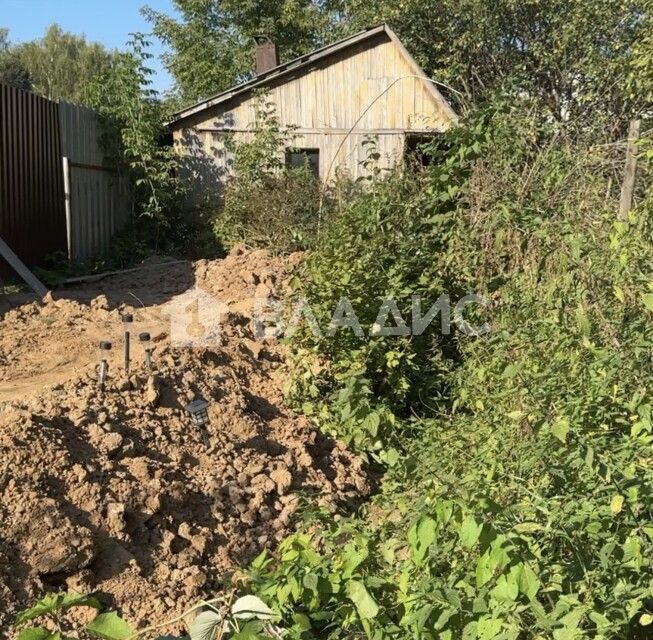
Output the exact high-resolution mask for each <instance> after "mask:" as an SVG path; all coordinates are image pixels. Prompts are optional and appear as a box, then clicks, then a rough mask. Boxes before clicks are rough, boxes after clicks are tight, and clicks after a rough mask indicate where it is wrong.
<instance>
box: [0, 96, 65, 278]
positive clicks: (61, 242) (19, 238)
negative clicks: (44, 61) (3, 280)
mask: <svg viewBox="0 0 653 640" xmlns="http://www.w3.org/2000/svg"><path fill="white" fill-rule="evenodd" d="M0 237H1V238H3V239H4V240H5V242H7V244H9V246H10V247H11V248H12V249H13V250H14V252H15V253H17V254H18V256H19V257H20V258H21V259H22V260H23V261H24V262H25V263H26V264H28V265H29V266H34V265H35V264H38V263H39V262H40V261H41V260H42V259H43V257H44V256H45V255H47V254H49V253H54V252H55V251H66V218H65V210H64V190H63V174H62V169H61V141H60V136H59V106H58V105H57V104H56V103H54V102H51V101H50V100H46V99H45V98H40V97H39V96H36V95H34V94H33V93H29V92H27V91H20V90H19V89H14V88H13V87H8V86H6V85H2V84H0ZM0 270H1V271H2V272H4V273H8V272H10V271H11V270H10V268H9V266H8V265H7V264H6V263H5V262H4V260H2V258H0Z"/></svg>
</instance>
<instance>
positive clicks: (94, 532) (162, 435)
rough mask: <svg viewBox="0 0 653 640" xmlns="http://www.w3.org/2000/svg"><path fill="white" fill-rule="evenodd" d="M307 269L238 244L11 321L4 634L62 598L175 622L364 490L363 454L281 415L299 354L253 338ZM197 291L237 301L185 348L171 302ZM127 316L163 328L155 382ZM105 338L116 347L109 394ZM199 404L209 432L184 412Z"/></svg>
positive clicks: (12, 315)
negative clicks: (287, 370) (210, 339)
mask: <svg viewBox="0 0 653 640" xmlns="http://www.w3.org/2000/svg"><path fill="white" fill-rule="evenodd" d="M297 260H298V257H297V256H291V257H290V258H289V259H285V260H281V259H277V258H272V257H271V256H269V255H268V254H267V253H265V252H262V251H253V252H252V251H248V250H246V249H245V248H243V247H238V248H236V250H235V251H234V252H232V254H230V255H229V256H228V257H227V258H225V259H224V260H220V261H206V260H203V261H199V262H198V263H195V264H191V263H187V264H185V265H184V264H182V265H180V264H178V263H172V264H168V263H167V262H160V263H159V262H157V261H153V262H152V263H151V265H149V267H151V268H149V267H148V269H146V270H144V271H143V272H142V273H137V274H135V275H134V274H131V275H128V276H127V275H126V276H118V277H115V278H112V279H109V280H106V281H103V282H102V283H101V284H102V289H101V290H100V291H98V288H97V287H98V284H97V283H95V284H94V285H89V286H88V287H82V288H81V289H78V290H75V291H63V292H61V293H56V292H55V294H54V296H52V295H50V296H49V297H48V300H47V302H46V304H44V305H41V304H38V303H31V302H30V303H28V304H25V305H22V306H18V307H13V308H11V309H9V310H8V311H6V313H5V314H4V317H3V318H2V320H1V321H0V522H1V523H2V527H0V600H1V601H2V603H3V606H2V607H1V608H0V635H1V634H2V632H3V631H6V629H7V625H8V624H9V621H10V619H11V616H12V615H13V613H15V611H17V610H19V609H20V608H22V607H25V606H28V605H29V604H30V603H31V602H32V601H33V599H34V598H36V597H38V596H40V595H42V594H43V593H44V592H45V591H48V590H57V591H59V590H66V589H69V588H70V589H73V588H74V589H78V590H83V591H87V590H90V589H93V590H97V591H98V592H99V593H102V594H110V599H111V601H110V602H108V603H107V604H110V605H111V606H114V607H116V608H118V609H119V610H120V611H121V613H122V614H123V615H124V616H125V617H126V618H127V619H128V620H130V621H131V622H133V623H136V622H139V623H141V624H144V623H146V622H148V621H149V622H151V621H153V620H161V619H166V618H169V617H173V616H174V615H176V614H180V613H181V612H183V610H184V609H185V608H186V607H188V606H189V605H190V604H192V603H194V602H195V601H197V600H198V599H199V598H202V597H205V596H207V595H210V594H211V593H212V592H213V591H214V589H215V588H216V585H219V584H220V582H221V581H222V580H223V578H224V576H225V574H226V573H227V572H229V571H231V570H232V569H233V568H234V567H235V566H237V565H242V564H244V563H247V562H248V561H249V560H251V559H252V558H253V557H254V556H255V555H256V554H258V553H259V552H260V551H261V550H262V549H263V548H266V547H272V546H274V545H275V544H276V543H277V542H278V541H279V540H280V539H282V538H283V537H284V536H286V535H288V533H290V532H291V531H292V529H293V515H294V514H295V512H296V510H297V508H298V506H299V503H300V497H299V496H300V495H310V496H314V500H315V502H317V503H319V504H322V505H325V506H327V507H328V508H330V509H332V510H333V511H334V512H337V511H340V510H347V509H351V508H353V507H354V506H356V505H357V504H359V502H360V501H361V499H363V498H364V497H365V496H366V494H367V493H368V491H369V489H368V481H367V475H366V472H365V469H364V465H363V463H362V461H361V460H360V459H358V458H357V457H355V456H354V455H353V454H352V453H350V452H349V451H348V450H347V449H346V448H345V447H344V445H342V444H341V443H338V442H336V441H333V440H331V439H329V438H327V437H325V436H324V435H321V434H319V433H318V432H316V431H315V429H313V428H312V427H311V425H310V424H309V423H308V422H307V421H306V419H305V418H303V417H301V416H298V415H296V414H294V413H293V412H292V411H291V410H289V409H288V408H287V407H286V406H285V405H284V402H283V393H282V385H283V383H284V373H283V367H282V363H283V358H284V350H283V348H282V347H281V346H280V345H279V344H277V343H276V342H274V341H272V340H269V339H266V341H265V343H264V344H262V343H260V342H258V341H257V340H256V337H255V335H254V334H253V332H252V327H251V310H252V308H253V307H252V305H253V300H254V298H255V297H256V295H257V294H258V293H261V292H262V291H263V287H265V289H266V291H265V293H266V295H271V296H275V297H277V298H281V297H283V294H284V289H283V286H284V285H283V282H284V281H285V280H286V279H287V277H288V275H289V274H290V272H291V271H292V269H293V267H294V266H295V265H296V263H297ZM197 286H199V287H201V289H202V291H205V292H207V293H208V294H210V295H211V296H213V297H215V298H219V300H220V302H221V303H222V304H224V305H227V307H228V309H229V311H228V313H226V314H225V315H224V317H225V318H226V320H225V322H224V326H223V327H222V331H221V335H220V336H219V340H217V341H216V342H215V343H213V344H210V345H201V346H196V347H184V348H180V347H176V346H174V345H171V342H170V333H171V332H170V324H169V319H168V317H167V314H166V308H167V307H166V305H168V304H170V301H171V300H175V299H176V298H177V297H179V296H183V295H185V292H186V291H188V290H191V289H192V288H193V287H197ZM93 287H95V289H94V288H93ZM138 301H140V303H142V305H141V304H140V303H139V302H138ZM235 310H237V311H235ZM125 311H128V312H129V313H133V314H134V335H138V332H140V331H149V333H150V334H151V335H152V336H155V335H156V336H163V337H161V338H160V339H159V341H158V342H157V343H156V345H154V344H152V341H150V346H151V347H152V348H155V351H154V353H153V367H154V372H153V373H150V372H149V371H148V369H147V367H146V364H145V358H144V352H143V350H142V348H141V347H142V345H138V343H136V342H135V341H134V342H132V362H131V366H130V372H129V375H127V374H126V373H125V372H124V371H123V365H122V360H123V353H122V342H121V336H122V331H123V328H122V324H121V320H120V317H121V313H124V312H125ZM100 340H111V341H112V342H113V349H112V351H111V352H110V354H109V360H108V366H109V377H108V381H107V386H106V390H105V391H101V390H100V389H99V386H98V377H97V367H98V363H99V353H98V344H99V341H100ZM197 396H201V397H203V398H205V399H207V400H208V401H209V407H208V415H209V423H208V424H207V425H204V426H197V425H196V424H195V423H194V421H193V420H192V419H191V417H190V415H189V414H188V412H187V411H186V410H185V406H186V405H187V403H188V402H189V401H190V400H192V399H193V398H195V397H197ZM311 499H313V498H311Z"/></svg>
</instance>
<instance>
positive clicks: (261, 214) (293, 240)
mask: <svg viewBox="0 0 653 640" xmlns="http://www.w3.org/2000/svg"><path fill="white" fill-rule="evenodd" d="M255 116H256V117H255V121H254V124H253V127H252V132H251V134H250V137H249V139H247V140H239V141H237V142H236V141H234V140H231V141H230V142H228V145H227V147H228V151H229V152H230V153H231V154H232V155H233V159H234V174H233V176H232V178H231V179H230V181H229V183H228V184H227V185H226V187H225V192H224V202H223V206H222V208H221V210H220V212H219V214H218V216H217V217H216V222H215V231H216V234H217V237H218V238H219V239H220V240H221V242H223V243H224V244H225V245H226V246H231V245H233V244H235V243H245V244H247V245H250V246H254V247H264V248H267V249H269V250H270V251H272V252H274V253H289V252H292V251H297V250H300V249H305V248H307V247H309V246H311V245H312V243H313V242H314V241H315V239H316V237H317V228H318V221H319V220H320V216H319V202H320V196H321V190H322V185H321V182H320V180H319V179H318V178H316V177H315V176H314V175H313V174H312V173H311V172H310V170H309V168H308V167H307V166H305V167H298V168H290V167H286V163H285V150H286V149H287V148H289V147H291V146H292V140H293V135H292V129H291V128H285V127H282V126H281V125H280V123H279V120H278V117H277V115H276V109H275V105H274V104H273V103H272V102H270V100H269V98H268V97H267V96H266V95H261V96H260V97H259V99H258V101H257V102H256V105H255Z"/></svg>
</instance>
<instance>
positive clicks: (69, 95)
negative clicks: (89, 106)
mask: <svg viewBox="0 0 653 640" xmlns="http://www.w3.org/2000/svg"><path fill="white" fill-rule="evenodd" d="M14 52H15V55H16V56H17V57H18V59H19V60H20V61H21V62H22V64H23V65H24V66H25V67H26V68H27V69H28V70H29V74H30V77H31V80H32V87H33V90H34V91H36V92H37V93H40V94H41V95H43V96H45V97H46V98H50V99H54V100H57V99H63V100H69V101H71V102H82V103H83V102H86V100H87V95H86V94H87V88H88V86H89V82H90V80H91V79H92V78H93V77H94V76H96V75H97V74H98V73H100V72H101V71H102V70H103V69H105V68H106V67H107V66H108V65H109V62H110V60H111V53H110V52H109V51H107V50H106V49H105V48H104V46H103V45H101V44H99V43H97V42H87V40H86V38H85V37H84V36H83V35H81V36H78V35H75V34H72V33H67V32H65V31H63V30H62V29H61V27H59V26H58V25H56V24H53V25H51V26H50V27H49V28H48V30H47V31H46V33H45V35H44V36H43V38H41V39H40V40H34V41H33V42H25V43H21V44H19V45H16V46H15V47H14Z"/></svg>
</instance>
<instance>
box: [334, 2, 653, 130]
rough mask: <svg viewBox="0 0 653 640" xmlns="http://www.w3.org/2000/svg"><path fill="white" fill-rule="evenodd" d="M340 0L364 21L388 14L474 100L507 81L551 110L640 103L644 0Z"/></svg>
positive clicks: (435, 71) (432, 68)
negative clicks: (633, 69) (633, 77)
mask: <svg viewBox="0 0 653 640" xmlns="http://www.w3.org/2000/svg"><path fill="white" fill-rule="evenodd" d="M340 1H341V5H340V8H341V11H342V13H343V14H344V16H345V17H346V19H347V20H348V21H349V22H350V23H354V24H356V25H357V26H358V27H360V26H364V25H369V24H373V23H376V22H389V23H390V24H391V25H392V27H393V28H394V29H395V30H396V31H397V32H398V35H399V36H400V38H401V39H402V41H403V42H404V44H405V45H406V47H407V48H408V49H409V50H410V51H411V53H413V55H414V56H415V57H416V58H417V61H418V62H419V63H420V64H421V65H422V66H423V67H424V69H425V70H426V72H427V73H428V74H429V75H431V76H432V77H434V78H435V79H437V80H440V81H442V82H443V83H445V84H447V85H448V86H449V87H451V88H452V89H453V90H454V91H453V92H452V95H453V96H454V97H455V96H459V97H460V96H462V97H463V100H464V101H466V102H468V103H471V104H472V105H474V104H478V103H479V102H480V101H482V100H484V99H485V98H486V97H487V96H488V95H491V94H492V92H494V91H496V90H497V89H499V88H501V89H502V90H503V91H514V92H515V93H516V94H518V95H519V96H520V97H523V96H524V95H528V96H530V97H532V98H533V99H534V100H536V101H537V102H538V105H539V107H540V108H541V109H542V112H543V113H544V112H546V113H547V114H548V115H549V116H550V117H551V118H553V119H554V120H569V119H573V118H584V117H586V116H589V119H591V118H592V117H593V116H592V114H595V113H597V112H598V111H599V110H603V111H605V112H606V113H608V114H610V115H611V116H615V115H616V116H618V117H622V116H625V117H627V113H628V112H629V111H633V110H637V109H638V108H639V107H640V106H641V105H637V104H636V103H633V102H632V101H629V100H628V99H627V96H626V93H625V91H624V86H625V83H626V79H627V76H628V71H629V66H630V62H631V55H632V49H633V44H634V43H635V42H636V41H637V39H638V37H639V36H640V34H641V32H642V30H643V29H645V28H646V26H647V21H646V20H644V16H646V15H647V9H646V2H647V0H632V1H631V0H547V1H546V2H542V1H541V0H404V1H402V2H396V1H395V0H375V1H374V2H369V0H340ZM648 24H649V25H650V22H648ZM649 28H650V26H649Z"/></svg>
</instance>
